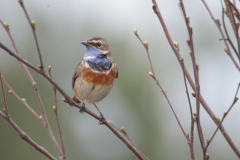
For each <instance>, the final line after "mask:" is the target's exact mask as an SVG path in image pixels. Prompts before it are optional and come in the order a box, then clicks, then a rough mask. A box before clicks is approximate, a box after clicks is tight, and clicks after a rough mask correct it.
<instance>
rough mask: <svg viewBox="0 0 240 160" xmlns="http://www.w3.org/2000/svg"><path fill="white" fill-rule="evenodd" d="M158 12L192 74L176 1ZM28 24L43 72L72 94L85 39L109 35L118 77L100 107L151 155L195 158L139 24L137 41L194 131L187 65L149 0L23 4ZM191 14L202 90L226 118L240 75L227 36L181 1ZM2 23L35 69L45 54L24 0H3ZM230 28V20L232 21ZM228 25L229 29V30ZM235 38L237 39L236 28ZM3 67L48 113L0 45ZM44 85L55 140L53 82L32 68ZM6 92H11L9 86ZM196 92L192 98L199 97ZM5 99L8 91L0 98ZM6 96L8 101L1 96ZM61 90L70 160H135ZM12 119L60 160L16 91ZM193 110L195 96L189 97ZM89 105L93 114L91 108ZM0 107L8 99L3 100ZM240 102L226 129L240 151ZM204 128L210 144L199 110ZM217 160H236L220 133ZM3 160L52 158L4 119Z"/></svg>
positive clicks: (216, 11)
mask: <svg viewBox="0 0 240 160" xmlns="http://www.w3.org/2000/svg"><path fill="white" fill-rule="evenodd" d="M157 2H158V5H159V7H160V11H161V13H162V15H163V17H164V20H165V23H166V24H167V27H168V29H169V32H170V34H171V36H172V39H173V40H174V41H177V42H178V43H179V47H180V53H181V55H182V57H183V58H184V62H185V65H186V66H187V68H188V70H189V72H190V73H191V75H192V76H193V72H192V64H191V59H190V56H189V53H188V51H189V48H188V46H187V43H186V40H187V39H188V34H187V30H186V25H185V21H184V18H183V15H182V12H181V9H180V7H179V1H177V0H170V1H164V0H158V1H157ZM24 3H25V7H26V9H27V11H28V13H29V16H30V19H31V20H34V21H35V22H36V32H37V37H38V40H39V44H40V48H41V52H42V56H43V61H44V66H45V69H47V66H48V65H51V66H52V75H53V78H54V80H55V81H56V82H57V83H58V84H59V85H60V86H61V87H62V88H63V90H64V91H66V92H67V93H68V94H69V95H70V96H71V97H72V96H73V91H72V87H71V79H72V75H73V72H74V70H75V68H76V66H77V65H78V63H79V62H80V60H81V59H82V58H83V56H84V54H85V47H84V46H83V45H81V43H80V42H81V41H86V40H87V39H89V38H91V37H96V36H97V37H103V38H105V39H106V40H107V42H108V44H109V45H110V48H111V50H112V54H113V58H114V61H115V62H116V63H117V65H118V68H119V78H118V79H117V80H116V81H115V84H114V86H113V88H112V91H111V93H110V94H109V95H108V97H106V98H105V99H104V100H102V101H101V102H99V103H97V105H98V107H99V108H100V110H101V111H102V113H103V114H104V116H105V117H106V119H107V120H111V121H112V122H113V123H114V124H115V125H116V126H118V127H125V128H126V130H127V132H128V134H129V135H130V137H131V138H132V140H133V141H134V142H135V143H136V145H137V146H138V147H139V149H140V150H141V151H142V153H144V154H145V155H146V156H147V157H148V158H149V159H152V160H153V159H181V160H182V159H184V160H185V159H190V153H189V147H188V144H187V141H186V139H185V137H184V136H183V134H182V132H181V130H180V127H179V126H178V124H177V121H176V119H175V118H174V116H173V113H172V111H171V109H170V107H169V105H168V104H167V101H166V99H165V98H164V96H163V94H162V93H161V91H160V90H159V88H158V87H157V85H156V83H155V81H154V80H153V79H152V78H151V77H150V76H149V74H148V73H149V71H150V65H149V62H148V59H147V55H146V53H145V50H144V48H143V46H142V45H141V44H140V42H139V40H138V39H137V38H136V37H135V35H134V34H133V29H134V28H137V30H138V33H139V35H140V37H141V38H142V39H143V40H147V41H148V43H149V51H150V54H151V58H152V63H153V67H154V69H155V72H156V75H157V78H158V80H159V82H160V84H161V85H162V87H163V88H164V90H165V92H166V93H167V95H168V97H169V100H170V101H171V103H172V105H173V107H174V109H175V111H176V114H177V115H178V117H179V119H180V121H181V123H182V125H183V127H184V129H185V131H186V132H187V133H189V131H190V112H189V106H188V101H187V96H186V92H185V86H184V81H183V73H182V70H181V68H180V65H179V63H178V61H177V59H176V57H175V55H174V53H173V51H172V50H171V48H170V46H169V44H168V42H167V40H166V37H165V34H164V32H163V30H162V27H161V25H160V22H159V21H158V19H157V17H156V15H155V14H154V12H153V10H152V1H151V0H141V1H139V0H132V1H129V0H121V1H109V0H101V1H99V0H91V1H88V0H71V1H57V0H51V1H50V0H41V1H40V0H35V1H32V0H24ZM184 4H185V8H186V12H187V15H188V16H189V17H190V23H191V26H192V27H193V38H194V47H195V54H196V60H197V63H198V64H199V68H200V85H201V93H202V95H203V97H204V98H205V100H206V102H207V103H208V105H209V106H210V107H211V109H212V111H213V112H214V113H215V115H216V116H217V117H219V118H222V115H223V113H224V112H225V111H227V110H228V108H229V107H230V105H231V103H232V101H233V98H234V95H235V92H236V89H237V85H238V83H239V80H240V76H239V72H238V71H237V69H236V68H235V66H234V65H233V63H232V61H231V59H230V58H229V57H228V56H227V54H226V53H225V52H224V48H225V45H224V43H223V41H219V39H220V38H221V35H220V33H219V31H218V29H217V27H216V25H215V24H214V22H213V21H212V19H211V18H210V15H209V14H208V12H207V10H206V9H205V7H204V5H203V3H202V2H201V1H200V0H198V1H184ZM207 4H208V5H209V7H210V9H211V11H212V13H213V15H214V16H215V17H216V18H220V19H221V12H222V9H221V4H220V1H219V0H211V1H207ZM0 18H1V19H2V21H3V22H8V23H9V25H10V30H11V33H12V35H13V37H14V40H15V42H16V45H17V47H18V50H19V53H20V54H21V56H22V57H23V58H25V59H26V60H27V61H29V62H31V63H32V64H34V65H38V64H39V60H38V55H37V51H36V47H35V43H34V39H33V36H32V31H31V28H30V26H29V24H28V23H27V19H26V17H25V15H24V12H23V10H22V8H21V7H20V5H19V4H18V2H17V0H15V1H6V0H0ZM227 22H228V21H227ZM227 26H228V27H229V28H230V25H227ZM229 34H230V36H231V37H233V42H234V44H236V42H235V39H234V35H233V33H232V32H231V31H230V29H229ZM0 41H1V42H2V43H3V44H5V45H6V46H8V47H9V48H10V49H11V50H13V47H12V46H11V42H10V40H9V38H8V36H7V34H6V32H5V31H4V29H3V27H2V26H1V27H0ZM0 70H1V72H2V75H3V76H4V78H5V79H6V80H7V81H8V83H9V84H10V85H11V86H12V88H13V89H14V90H15V91H16V93H18V95H19V96H20V97H23V98H25V99H26V101H27V102H28V103H29V105H30V106H31V107H32V108H33V109H34V110H35V111H36V112H37V113H38V114H39V115H41V112H40V109H39V106H38V103H37V99H36V97H35V93H34V90H33V88H32V86H31V83H30V81H29V79H28V78H27V76H26V74H25V72H24V71H23V69H22V67H21V65H20V63H19V62H18V61H17V60H15V59H14V58H13V57H10V56H9V55H8V54H7V53H6V52H4V51H3V50H1V49H0ZM30 72H31V73H32V75H33V76H34V79H35V81H36V83H37V86H38V89H39V91H40V94H41V98H42V101H43V103H44V107H45V110H46V113H47V115H48V119H49V122H50V125H51V128H52V129H53V132H54V134H55V135H56V138H57V139H58V140H59V136H58V129H57V124H56V119H55V115H54V112H53V111H52V106H53V105H54V99H53V92H52V87H51V85H50V84H49V82H48V81H46V79H44V78H42V77H41V76H39V75H38V74H36V73H34V72H33V71H32V70H30ZM4 88H5V92H6V93H7V91H8V89H7V87H6V86H5V87H4ZM192 92H193V91H192V89H191V87H190V86H189V93H192ZM0 94H2V93H0ZM1 97H2V95H1ZM62 98H63V97H62V96H61V95H60V94H58V111H59V118H60V123H61V128H62V134H63V139H64V145H65V150H66V155H67V157H68V159H69V160H75V159H76V160H77V159H81V160H93V159H99V160H112V159H114V160H122V159H127V160H128V159H129V160H130V159H131V160H134V159H137V158H136V157H135V155H134V154H133V153H132V152H131V151H130V150H129V149H128V148H127V147H126V146H125V144H123V143H122V142H121V141H120V140H119V139H118V138H117V137H116V136H115V135H114V134H113V133H112V132H111V131H110V130H109V129H108V128H107V127H105V126H104V125H101V126H100V125H98V121H97V120H95V119H94V118H92V117H90V116H89V115H87V114H80V113H79V112H78V109H76V108H74V107H68V106H67V105H66V104H65V103H63V102H62ZM6 99H7V103H8V107H9V112H10V114H11V118H12V119H13V120H14V121H15V122H16V123H17V125H18V126H19V127H20V128H21V129H22V130H23V131H25V132H26V133H27V134H28V135H29V136H30V137H31V138H32V139H33V140H35V141H36V142H37V143H38V144H39V145H41V146H43V147H44V148H46V149H47V150H48V151H49V152H50V153H51V154H53V155H54V156H55V157H58V156H59V155H58V153H57V151H56V149H55V147H54V146H53V144H52V143H51V141H50V139H49V136H48V134H47V132H46V130H45V128H44V127H43V125H42V124H41V123H40V122H39V120H38V119H36V118H35V117H34V116H33V115H32V114H31V113H30V112H29V110H27V109H26V108H25V106H23V105H22V104H21V103H20V102H19V101H18V100H16V99H15V98H14V97H13V96H12V95H10V94H6ZM191 102H192V105H193V110H194V112H195V99H194V98H191ZM86 107H87V108H88V109H90V110H92V111H94V112H96V113H98V112H97V110H96V109H95V107H94V106H93V105H87V106H86ZM0 108H3V100H2V98H0ZM239 113H240V106H239V103H237V104H236V105H235V106H234V108H233V109H232V111H231V112H230V113H229V115H228V116H227V118H226V119H225V121H224V123H223V125H224V127H225V129H226V130H227V132H228V134H229V135H230V136H231V138H232V140H233V142H234V143H235V145H237V147H238V148H240V137H239V133H240V127H239V125H240V116H239ZM201 122H202V129H203V133H204V138H205V140H206V139H207V138H211V136H212V134H213V133H214V131H215V129H216V125H215V124H214V123H213V121H212V120H211V118H210V117H209V116H208V114H207V113H206V112H205V110H204V109H201ZM196 131H197V130H196V128H195V137H194V140H195V141H194V151H195V157H196V159H202V151H201V148H200V143H199V138H198V135H197V132H196ZM208 153H209V154H210V158H211V159H219V160H224V159H237V156H236V155H235V153H234V152H233V151H232V149H231V148H230V146H229V145H228V143H227V142H226V140H225V139H224V137H223V136H222V134H221V133H220V132H218V133H217V134H216V136H215V138H214V140H213V141H212V143H211V145H210V147H209V148H208ZM0 159H1V160H10V159H14V160H15V159H16V160H26V159H29V160H30V159H34V160H43V159H47V158H46V157H45V156H43V155H42V154H40V153H39V152H38V151H36V150H35V149H34V148H32V147H31V146H30V145H29V144H27V143H26V142H25V141H23V140H21V138H20V137H19V136H18V134H17V133H16V132H15V130H14V129H13V128H12V127H11V126H10V125H9V124H8V123H7V122H6V121H5V120H4V119H3V118H0Z"/></svg>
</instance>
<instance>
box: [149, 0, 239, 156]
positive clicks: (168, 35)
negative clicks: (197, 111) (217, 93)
mask: <svg viewBox="0 0 240 160" xmlns="http://www.w3.org/2000/svg"><path fill="white" fill-rule="evenodd" d="M152 2H153V7H152V8H153V11H154V12H155V14H156V15H157V17H158V19H159V21H160V23H161V25H162V28H163V30H164V33H165V36H166V37H167V40H168V42H169V44H170V46H171V48H172V50H173V52H174V53H175V55H176V57H177V59H178V61H179V63H180V64H181V59H182V57H181V55H180V53H179V50H178V49H177V48H176V47H175V46H174V43H173V41H172V38H171V36H170V34H169V32H168V29H167V26H166V24H165V22H164V19H163V17H162V15H161V13H160V10H159V7H158V5H157V2H156V0H152ZM181 68H182V70H183V72H184V73H185V75H186V78H187V80H188V82H189V84H190V85H191V87H192V89H193V90H194V92H196V86H195V84H194V82H193V80H192V78H191V76H190V74H189V72H188V70H187V68H186V67H184V66H181ZM199 100H200V103H201V104H202V106H203V107H204V109H205V110H206V111H207V113H208V114H209V116H210V117H211V118H212V120H213V121H214V123H215V124H216V125H218V124H219V121H218V119H217V117H216V116H215V115H214V113H213V112H212V110H211V109H210V107H209V106H208V104H207V103H206V101H205V100H204V99H203V97H202V95H201V94H200V96H199ZM219 129H220V130H221V133H222V134H223V136H224V138H225V139H226V141H227V142H228V144H229V145H230V146H231V148H232V149H233V151H234V152H235V154H236V155H237V156H238V157H239V158H240V151H239V150H238V148H237V147H236V145H235V144H234V143H233V141H232V140H231V138H230V136H229V135H228V133H227V131H226V130H225V128H224V127H223V125H221V126H219Z"/></svg>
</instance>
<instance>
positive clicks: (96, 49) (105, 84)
mask: <svg viewBox="0 0 240 160" xmlns="http://www.w3.org/2000/svg"><path fill="white" fill-rule="evenodd" d="M81 44H83V45H85V46H86V54H85V56H84V57H83V60H82V61H81V62H80V63H79V64H78V66H77V68H76V70H75V72H74V74H73V77H72V88H73V91H74V94H75V95H74V97H73V100H74V101H76V102H77V103H81V107H82V108H81V109H80V112H84V107H85V103H86V104H94V105H95V103H97V102H99V101H101V100H102V99H104V98H105V97H106V96H107V95H108V94H109V93H110V91H111V89H112V86H113V83H114V80H115V79H116V78H118V67H117V64H116V63H115V62H114V61H113V58H112V53H111V50H110V48H109V45H108V43H107V41H106V40H105V39H104V38H100V37H93V38H90V39H88V40H87V41H86V42H81ZM95 107H96V108H97V106H96V105H95ZM97 109H98V108H97ZM98 111H99V113H100V114H101V116H102V117H103V115H102V113H101V112H100V110H99V109H98Z"/></svg>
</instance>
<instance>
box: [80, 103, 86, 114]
mask: <svg viewBox="0 0 240 160" xmlns="http://www.w3.org/2000/svg"><path fill="white" fill-rule="evenodd" d="M84 111H85V103H84V102H83V101H81V108H80V110H79V112H80V113H84Z"/></svg>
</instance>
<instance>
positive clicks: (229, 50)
mask: <svg viewBox="0 0 240 160" xmlns="http://www.w3.org/2000/svg"><path fill="white" fill-rule="evenodd" d="M202 2H203V4H204V5H205V7H206V9H207V11H208V13H209V15H210V16H211V18H212V20H213V22H214V23H215V24H216V25H217V27H218V30H219V32H220V34H221V35H222V39H223V41H224V43H225V46H226V47H227V48H226V49H225V52H226V53H227V54H228V56H229V57H230V58H231V60H232V61H233V63H234V65H235V66H236V68H237V69H238V71H239V72H240V66H239V65H238V63H237V62H236V60H235V59H234V57H233V55H232V53H231V49H230V47H229V45H228V43H227V42H228V41H229V43H230V45H231V47H232V48H233V50H234V51H235V53H236V55H237V50H236V49H235V47H234V45H233V44H232V41H231V39H230V38H229V37H228V35H227V32H226V30H225V32H226V36H227V38H226V37H225V35H224V33H223V30H222V28H221V23H220V20H219V19H215V18H214V16H213V14H212V12H211V10H210V9H209V7H208V5H207V3H206V2H205V0H202ZM222 9H223V10H222V19H223V25H224V27H225V23H224V8H223V7H222Z"/></svg>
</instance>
